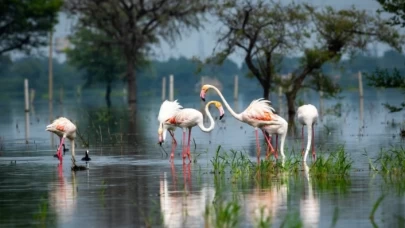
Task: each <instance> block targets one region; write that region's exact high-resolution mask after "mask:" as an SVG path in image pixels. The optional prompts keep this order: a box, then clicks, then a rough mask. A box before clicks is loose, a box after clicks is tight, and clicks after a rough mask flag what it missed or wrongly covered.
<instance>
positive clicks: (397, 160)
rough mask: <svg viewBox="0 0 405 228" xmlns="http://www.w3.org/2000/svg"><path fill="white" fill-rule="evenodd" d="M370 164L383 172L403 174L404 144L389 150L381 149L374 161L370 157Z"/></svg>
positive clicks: (404, 166)
mask: <svg viewBox="0 0 405 228" xmlns="http://www.w3.org/2000/svg"><path fill="white" fill-rule="evenodd" d="M366 156H367V153H366ZM367 157H368V156H367ZM369 166H370V169H372V170H374V171H378V172H380V173H383V174H394V175H403V174H405V149H404V148H403V147H402V146H401V147H400V148H395V147H392V148H390V149H388V150H384V149H381V151H380V153H379V155H378V156H377V158H376V159H375V160H374V161H372V160H371V159H370V158H369Z"/></svg>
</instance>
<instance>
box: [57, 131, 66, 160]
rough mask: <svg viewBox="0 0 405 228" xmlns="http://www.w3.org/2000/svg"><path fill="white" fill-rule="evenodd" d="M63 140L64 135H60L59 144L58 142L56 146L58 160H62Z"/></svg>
mask: <svg viewBox="0 0 405 228" xmlns="http://www.w3.org/2000/svg"><path fill="white" fill-rule="evenodd" d="M64 141H65V137H62V138H61V140H60V144H59V147H58V153H57V154H58V159H59V161H60V162H62V144H63V143H64Z"/></svg>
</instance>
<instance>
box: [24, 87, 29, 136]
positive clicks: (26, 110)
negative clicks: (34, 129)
mask: <svg viewBox="0 0 405 228" xmlns="http://www.w3.org/2000/svg"><path fill="white" fill-rule="evenodd" d="M28 91H29V89H28V79H24V99H25V144H28V138H29V137H30V135H29V132H30V114H29V112H30V96H29V93H28Z"/></svg>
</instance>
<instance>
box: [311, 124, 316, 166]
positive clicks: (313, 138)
mask: <svg viewBox="0 0 405 228" xmlns="http://www.w3.org/2000/svg"><path fill="white" fill-rule="evenodd" d="M314 141H315V131H314V124H312V142H311V143H312V158H313V159H314V161H315V159H316V155H315V144H314Z"/></svg>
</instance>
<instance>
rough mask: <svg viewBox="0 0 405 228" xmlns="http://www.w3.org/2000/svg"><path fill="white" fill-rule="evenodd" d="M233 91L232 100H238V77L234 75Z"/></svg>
mask: <svg viewBox="0 0 405 228" xmlns="http://www.w3.org/2000/svg"><path fill="white" fill-rule="evenodd" d="M234 86H235V87H234V91H233V99H234V100H238V86H239V79H238V75H235V85H234Z"/></svg>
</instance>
